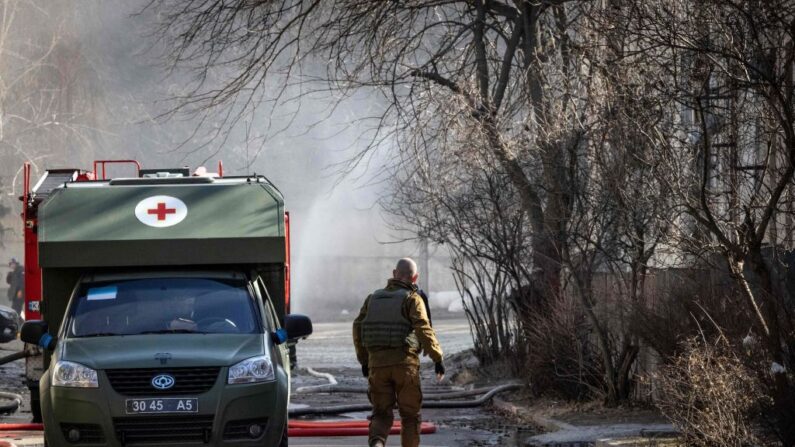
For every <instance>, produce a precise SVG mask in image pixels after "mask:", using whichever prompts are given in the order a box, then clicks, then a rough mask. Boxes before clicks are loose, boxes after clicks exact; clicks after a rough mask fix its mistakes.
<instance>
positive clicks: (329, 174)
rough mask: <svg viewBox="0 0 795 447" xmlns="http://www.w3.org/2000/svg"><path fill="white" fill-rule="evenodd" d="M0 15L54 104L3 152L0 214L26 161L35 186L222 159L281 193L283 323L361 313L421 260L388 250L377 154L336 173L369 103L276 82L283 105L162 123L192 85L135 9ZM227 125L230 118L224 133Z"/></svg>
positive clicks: (37, 3)
mask: <svg viewBox="0 0 795 447" xmlns="http://www.w3.org/2000/svg"><path fill="white" fill-rule="evenodd" d="M0 2H4V3H6V4H10V3H14V4H16V5H18V6H19V7H20V8H23V9H24V10H25V11H26V14H23V15H21V16H20V18H19V20H20V22H18V23H15V24H13V27H14V30H15V31H16V33H15V34H14V36H15V37H16V38H17V39H19V41H20V42H21V44H20V45H22V44H23V43H24V42H25V41H32V40H35V41H37V42H40V45H38V46H36V47H34V46H30V45H28V46H25V45H22V47H20V48H21V49H20V48H16V49H15V51H29V52H30V54H29V56H30V57H29V62H28V63H30V64H33V63H35V61H36V60H37V59H36V56H37V55H38V54H40V53H41V48H43V47H47V48H49V50H50V53H47V54H48V55H47V56H46V57H45V58H44V59H43V62H42V67H41V69H40V75H39V76H37V77H36V78H35V79H32V80H31V81H30V82H29V83H28V87H27V88H29V89H42V91H48V92H55V93H53V94H52V95H50V96H49V97H48V98H50V99H51V103H52V107H50V108H49V109H47V110H43V111H41V112H42V114H44V115H47V114H48V116H47V117H41V119H42V120H44V119H45V118H46V120H48V121H47V122H48V123H49V124H47V126H42V127H40V128H37V129H35V132H33V133H32V134H33V135H34V136H35V138H31V139H27V140H24V141H17V142H15V144H10V143H9V142H8V141H6V143H9V144H4V145H2V146H1V147H2V152H0V161H1V163H0V187H1V188H2V189H3V191H2V193H3V194H2V201H1V202H0V211H2V209H3V207H5V208H8V209H13V210H16V209H17V207H18V206H19V202H17V201H16V200H12V198H11V195H10V194H14V193H13V192H12V191H15V192H17V193H18V192H19V191H21V185H20V181H21V180H20V178H19V177H18V176H17V173H18V171H19V169H18V167H19V166H20V165H21V164H22V162H23V161H25V160H34V161H35V162H36V164H35V166H34V168H35V170H36V171H37V172H34V180H35V177H37V176H38V175H39V174H40V173H41V171H42V170H43V169H46V168H52V167H82V168H84V169H88V168H90V162H91V160H94V159H102V158H106V159H107V158H125V159H126V158H132V159H138V160H139V161H141V162H142V164H143V165H144V167H178V166H183V165H187V166H191V167H197V166H198V165H200V164H206V165H207V167H208V170H210V171H214V170H215V164H216V163H217V161H219V160H223V162H224V168H225V172H226V173H227V174H234V175H239V174H244V173H257V174H264V175H266V176H267V177H269V178H270V179H271V180H272V181H273V182H274V183H275V184H276V185H277V187H278V188H279V189H280V190H281V191H282V192H283V194H284V197H285V202H286V207H287V209H288V210H289V211H290V212H291V221H292V230H293V233H292V236H293V245H292V253H293V264H292V267H293V276H292V278H293V297H294V301H293V302H294V310H295V311H299V312H304V313H308V314H310V315H312V316H313V317H315V318H320V319H322V318H323V315H319V313H321V312H324V311H327V312H329V315H331V314H339V313H340V312H341V310H342V309H348V310H349V311H351V312H354V311H355V310H358V306H359V305H360V303H361V302H362V301H363V300H364V298H365V297H366V296H367V294H368V293H370V292H371V291H372V290H373V289H376V288H379V287H382V286H383V284H384V283H385V280H386V278H387V277H388V276H389V275H390V274H391V271H392V268H393V267H394V263H395V261H396V260H397V259H398V258H400V257H403V256H414V257H416V256H418V255H419V254H420V250H419V248H418V246H417V244H416V243H414V242H403V243H389V242H395V241H396V240H399V239H400V237H401V236H403V235H400V234H395V233H394V232H392V231H391V230H390V228H389V226H388V225H387V224H386V223H385V221H384V218H383V216H382V214H381V210H380V209H379V208H378V206H377V201H378V199H379V197H381V196H382V195H384V194H388V193H389V191H388V190H387V189H386V185H387V184H388V182H386V181H385V180H386V178H384V177H385V176H386V175H388V174H387V172H388V170H385V169H384V167H385V166H388V165H389V161H390V158H389V151H388V149H384V150H382V151H379V152H374V153H372V154H370V155H369V156H368V157H366V158H365V159H364V160H363V161H362V163H361V164H360V165H359V166H358V167H356V168H354V169H346V168H348V167H349V166H348V165H346V162H347V161H349V160H351V159H353V158H354V157H355V156H356V155H357V154H359V153H360V151H361V150H362V148H363V147H364V145H365V144H366V142H367V137H368V136H369V134H368V129H367V127H366V125H365V124H363V123H362V122H361V121H360V120H361V119H362V118H363V117H365V116H368V115H374V114H375V113H374V112H377V111H378V110H379V107H381V104H380V103H379V101H378V98H377V97H372V96H368V95H366V94H361V95H356V96H354V97H351V98H344V99H341V98H337V97H335V96H334V95H333V94H307V93H306V92H305V91H304V90H302V87H301V86H300V85H296V86H295V87H291V88H290V89H288V90H287V91H280V90H279V87H278V85H279V84H280V83H281V81H283V80H280V79H274V83H273V91H272V92H270V97H271V98H275V97H281V98H285V99H288V100H283V101H264V102H263V103H262V104H260V105H259V107H258V108H257V109H256V110H252V109H249V108H246V107H247V106H242V105H241V106H239V107H240V108H239V109H237V110H232V111H231V112H232V113H231V114H229V112H230V110H216V111H213V112H211V113H183V114H176V115H172V116H165V117H164V116H163V114H164V113H166V112H168V111H169V110H170V109H171V107H173V105H174V103H173V102H170V101H168V99H169V98H173V97H174V96H175V95H181V94H185V93H186V92H188V91H189V88H190V86H192V85H194V84H193V83H194V81H195V79H193V78H192V76H191V73H187V72H180V71H171V72H169V70H168V67H166V66H164V65H163V63H162V61H161V60H158V59H157V57H156V56H157V54H158V46H159V45H162V43H159V42H155V41H153V40H152V39H151V36H150V35H149V34H148V33H149V31H151V24H152V21H153V20H154V19H156V17H153V16H152V14H154V12H152V11H148V12H144V13H143V14H138V13H139V12H141V8H142V6H143V5H144V3H145V2H142V1H125V0H106V1H102V0H84V1H81V2H73V1H69V0H46V1H45V0H30V1H27V0H0ZM42 17H46V18H47V19H46V20H42V19H41V18H42ZM34 36H35V39H34ZM26 48H27V50H25V49H26ZM0 51H2V49H0ZM323 69H324V68H323V67H318V71H322V70H323ZM3 70H6V71H7V70H8V67H2V68H0V71H3ZM3 74H7V73H5V72H3ZM34 81H35V82H34ZM208 82H212V80H209V81H208ZM0 94H2V92H0ZM266 96H267V95H266ZM240 112H242V113H240ZM229 116H240V118H241V119H240V120H239V121H235V122H233V123H232V124H230V121H229ZM0 143H3V140H2V137H0ZM20 146H22V148H20ZM343 170H346V171H348V172H347V175H342V173H341V171H343ZM111 173H112V174H117V175H123V174H126V173H127V172H125V171H111ZM15 182H16V184H15V185H13V187H12V184H14V183H15ZM14 199H15V198H14ZM9 214H10V216H6V217H5V218H3V217H2V216H0V228H2V227H12V228H14V231H10V232H6V234H5V236H4V237H3V240H4V241H5V242H6V245H7V246H8V247H9V248H8V249H7V250H6V252H5V253H4V254H5V257H9V256H16V257H20V256H21V254H22V253H21V252H22V246H21V222H19V219H18V217H17V213H16V212H12V213H9ZM444 261H445V259H444V257H443V256H442V257H441V258H439V259H438V262H434V263H433V264H432V266H433V272H432V276H433V278H434V283H433V284H436V286H432V287H431V289H432V290H449V289H453V288H454V286H453V282H452V279H451V277H450V275H449V272H448V271H447V269H446V265H445V262H444ZM426 273H427V272H426Z"/></svg>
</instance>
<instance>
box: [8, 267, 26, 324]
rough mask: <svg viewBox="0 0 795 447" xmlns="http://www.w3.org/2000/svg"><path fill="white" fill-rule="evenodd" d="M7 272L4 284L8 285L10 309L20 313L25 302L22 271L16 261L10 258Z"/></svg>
mask: <svg viewBox="0 0 795 447" xmlns="http://www.w3.org/2000/svg"><path fill="white" fill-rule="evenodd" d="M8 268H9V270H10V271H9V272H8V275H6V283H8V301H10V302H11V308H12V309H14V310H15V311H16V312H17V313H20V312H21V311H22V306H23V303H24V302H25V275H24V269H23V268H22V266H21V265H19V262H17V260H16V259H14V258H11V262H9V263H8Z"/></svg>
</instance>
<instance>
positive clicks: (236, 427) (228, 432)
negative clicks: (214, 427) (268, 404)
mask: <svg viewBox="0 0 795 447" xmlns="http://www.w3.org/2000/svg"><path fill="white" fill-rule="evenodd" d="M252 424H257V425H259V426H260V427H262V433H263V434H264V433H265V428H266V427H267V426H268V418H259V419H240V420H237V421H229V422H227V423H226V427H224V439H256V438H260V437H262V434H260V435H259V436H256V437H254V438H252V436H251V434H250V433H249V430H248V429H249V427H250V426H251V425H252Z"/></svg>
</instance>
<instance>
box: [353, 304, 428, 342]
mask: <svg viewBox="0 0 795 447" xmlns="http://www.w3.org/2000/svg"><path fill="white" fill-rule="evenodd" d="M411 293H412V292H411V290H406V289H396V290H385V289H381V290H377V291H375V293H373V295H372V296H371V298H370V304H369V306H368V307H367V316H366V317H364V320H363V321H362V326H361V327H362V329H361V330H362V344H363V345H364V347H365V348H368V349H369V348H401V347H405V346H408V347H411V348H413V349H418V348H419V346H420V343H419V340H417V336H416V335H415V334H414V330H413V328H412V327H411V321H409V320H408V318H406V317H405V316H403V304H404V303H405V301H406V299H407V298H408V297H409V295H411Z"/></svg>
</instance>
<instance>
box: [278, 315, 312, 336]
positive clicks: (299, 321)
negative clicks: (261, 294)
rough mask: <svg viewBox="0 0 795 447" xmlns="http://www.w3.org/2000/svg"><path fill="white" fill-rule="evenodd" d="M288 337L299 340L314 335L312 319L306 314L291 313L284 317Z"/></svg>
mask: <svg viewBox="0 0 795 447" xmlns="http://www.w3.org/2000/svg"><path fill="white" fill-rule="evenodd" d="M284 328H285V329H286V330H287V338H289V339H290V340H297V339H299V338H304V337H308V336H310V335H312V320H310V319H309V317H307V316H306V315H300V314H289V315H285V317H284Z"/></svg>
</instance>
